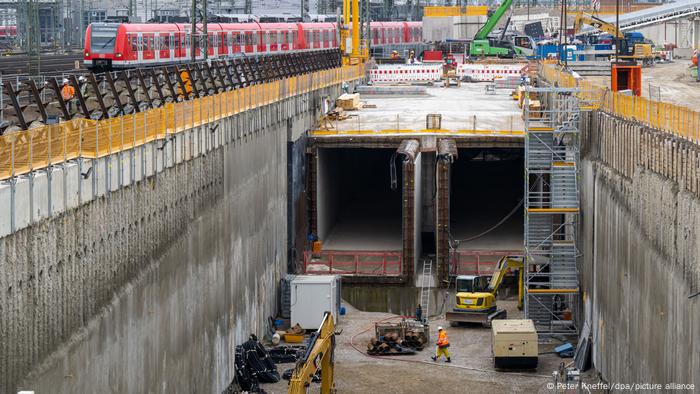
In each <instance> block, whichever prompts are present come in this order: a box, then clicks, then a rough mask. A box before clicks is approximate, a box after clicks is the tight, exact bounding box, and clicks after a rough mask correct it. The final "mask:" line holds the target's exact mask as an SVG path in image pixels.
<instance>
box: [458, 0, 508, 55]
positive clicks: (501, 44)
mask: <svg viewBox="0 0 700 394" xmlns="http://www.w3.org/2000/svg"><path fill="white" fill-rule="evenodd" d="M511 4H513V0H504V1H503V3H501V5H500V6H499V7H498V8H497V9H496V11H495V12H494V13H493V14H491V16H490V17H489V19H488V20H486V23H484V25H483V26H482V27H481V29H479V31H478V32H476V35H475V36H474V40H473V41H472V43H471V45H470V46H469V55H471V56H501V57H513V56H514V55H515V51H514V49H513V45H512V44H511V43H510V42H507V41H500V40H489V38H488V37H489V34H490V33H491V32H492V31H493V29H494V28H495V27H496V25H497V24H498V22H499V21H500V20H501V18H502V17H503V15H505V13H506V12H507V11H508V10H509V9H510V6H511Z"/></svg>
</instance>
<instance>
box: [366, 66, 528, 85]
mask: <svg viewBox="0 0 700 394" xmlns="http://www.w3.org/2000/svg"><path fill="white" fill-rule="evenodd" d="M526 66H527V65H526V64H524V63H518V64H479V63H467V64H458V65H457V75H458V76H459V77H460V78H464V77H466V78H467V79H468V80H471V81H475V82H490V81H493V80H495V79H498V78H506V77H512V76H520V74H521V73H522V71H523V69H524V68H525V67H526ZM369 75H370V80H371V81H372V82H376V83H427V82H435V81H439V80H440V79H441V78H442V64H412V65H408V64H407V65H382V66H379V68H376V69H373V70H370V73H369Z"/></svg>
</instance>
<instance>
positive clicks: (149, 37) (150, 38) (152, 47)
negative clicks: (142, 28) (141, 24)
mask: <svg viewBox="0 0 700 394" xmlns="http://www.w3.org/2000/svg"><path fill="white" fill-rule="evenodd" d="M154 48H155V45H154V43H153V36H148V50H149V51H152V50H153V49H154Z"/></svg>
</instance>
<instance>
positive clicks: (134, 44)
mask: <svg viewBox="0 0 700 394" xmlns="http://www.w3.org/2000/svg"><path fill="white" fill-rule="evenodd" d="M128 40H129V43H130V44H131V52H138V50H139V46H138V43H137V37H136V36H135V35H129V38H128Z"/></svg>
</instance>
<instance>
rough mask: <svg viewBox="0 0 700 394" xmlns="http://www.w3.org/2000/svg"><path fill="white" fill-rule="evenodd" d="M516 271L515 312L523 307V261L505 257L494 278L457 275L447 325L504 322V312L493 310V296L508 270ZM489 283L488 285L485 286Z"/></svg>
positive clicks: (513, 257) (494, 303)
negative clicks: (516, 293) (516, 297)
mask: <svg viewBox="0 0 700 394" xmlns="http://www.w3.org/2000/svg"><path fill="white" fill-rule="evenodd" d="M509 268H511V269H517V270H518V309H522V307H523V258H522V256H504V257H502V258H501V259H500V260H499V261H498V264H497V265H496V268H495V269H494V271H493V275H492V276H491V279H490V280H489V279H488V277H485V276H478V275H459V276H457V279H456V280H455V298H454V306H453V308H452V311H451V312H447V313H446V315H445V319H447V321H449V322H450V325H457V324H459V323H481V324H483V325H484V326H489V325H490V324H491V321H492V320H494V319H505V318H506V317H507V313H506V310H505V309H499V308H498V307H497V306H496V292H497V291H498V288H499V287H500V286H501V283H502V282H503V278H504V277H505V274H506V272H507V271H508V269H509ZM487 281H488V282H487Z"/></svg>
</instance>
